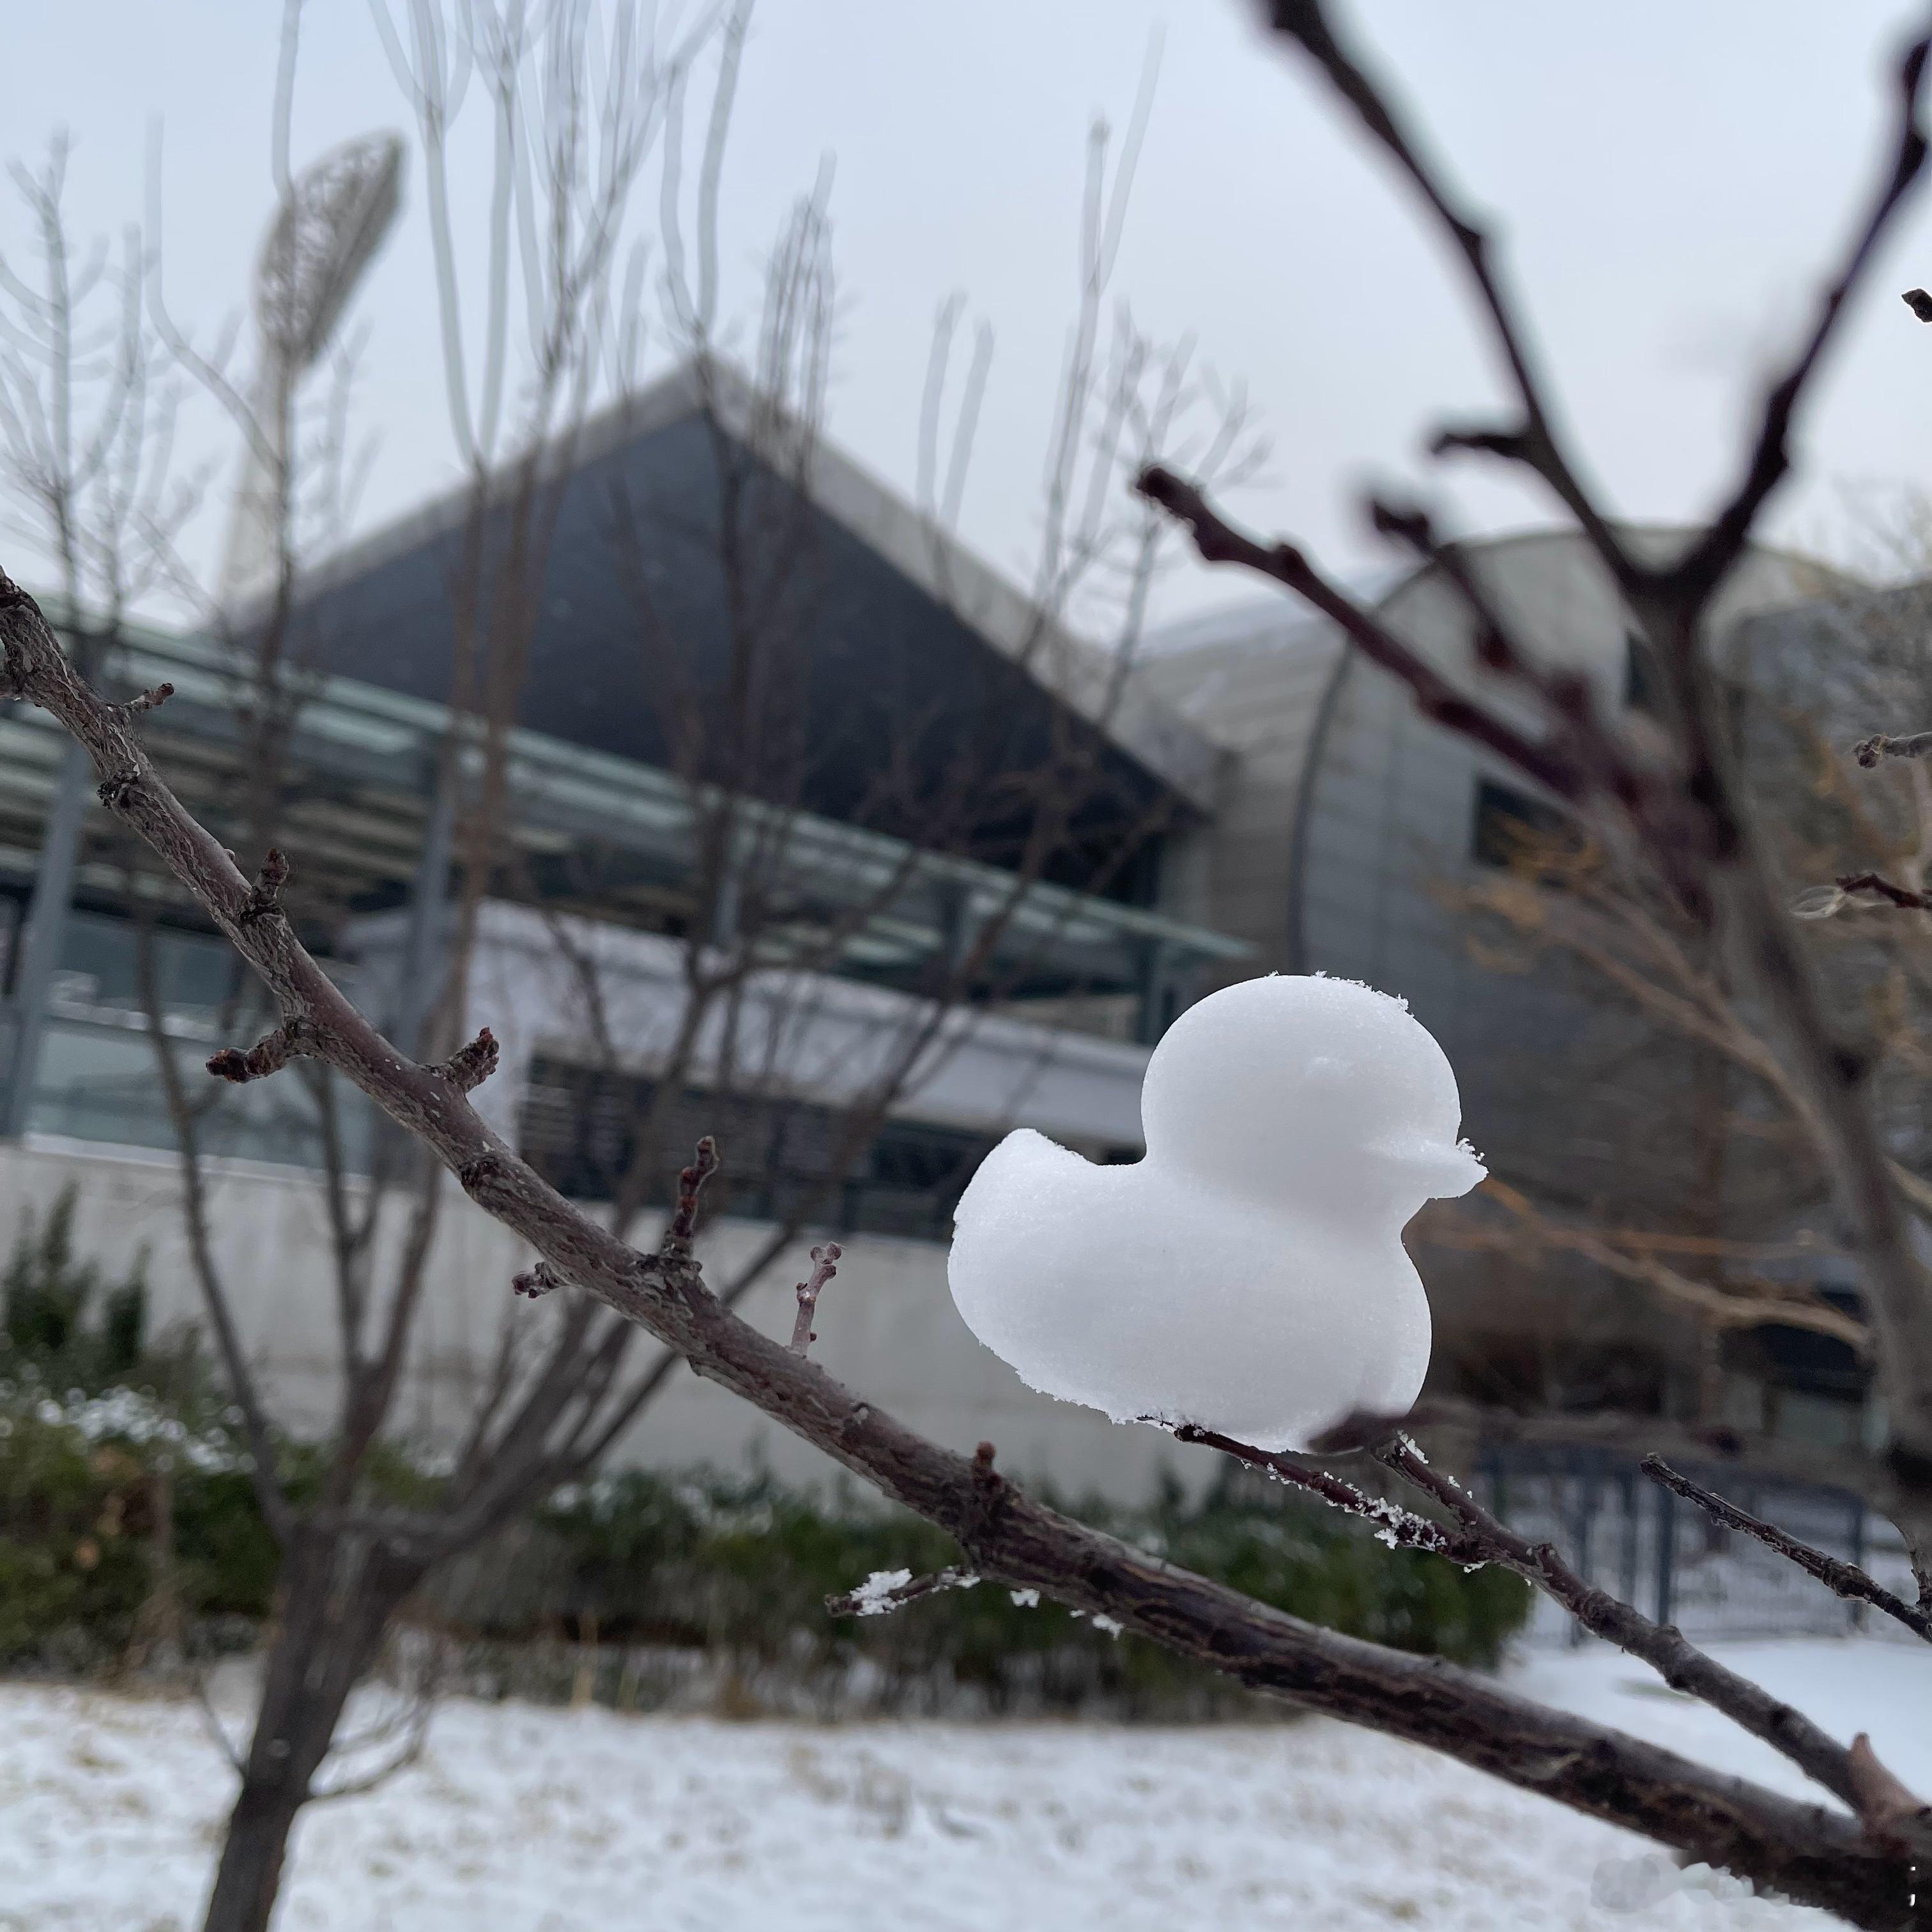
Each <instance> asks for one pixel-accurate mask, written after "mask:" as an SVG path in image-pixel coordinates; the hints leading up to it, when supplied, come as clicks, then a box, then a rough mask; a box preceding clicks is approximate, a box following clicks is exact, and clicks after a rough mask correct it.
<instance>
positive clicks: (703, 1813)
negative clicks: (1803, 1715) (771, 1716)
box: [0, 1612, 1932, 1932]
mask: <svg viewBox="0 0 1932 1932" xmlns="http://www.w3.org/2000/svg"><path fill="white" fill-rule="evenodd" d="M908 1614H916V1612H913V1613H908ZM1719 1654H1720V1655H1721V1656H1723V1657H1724V1659H1725V1661H1727V1662H1729V1663H1730V1664H1733V1665H1734V1666H1736V1667H1738V1668H1740V1669H1742V1670H1747V1671H1749V1672H1751V1673H1753V1674H1754V1675H1755V1676H1758V1677H1760V1679H1763V1680H1764V1681H1766V1682H1769V1684H1770V1685H1772V1688H1775V1689H1778V1690H1781V1691H1784V1692H1785V1693H1786V1694H1787V1695H1795V1696H1797V1697H1799V1698H1800V1700H1801V1702H1802V1704H1803V1706H1804V1708H1805V1709H1808V1711H1809V1712H1811V1715H1814V1717H1817V1718H1820V1720H1821V1721H1823V1722H1824V1723H1825V1724H1826V1726H1827V1727H1828V1728H1829V1729H1830V1730H1832V1731H1833V1732H1834V1733H1835V1734H1836V1735H1838V1736H1841V1737H1849V1736H1850V1735H1851V1733H1852V1732H1853V1731H1854V1730H1869V1731H1870V1733H1872V1736H1873V1740H1874V1742H1875V1744H1876V1748H1877V1749H1878V1751H1879V1755H1880V1757H1882V1758H1883V1759H1884V1760H1885V1762H1886V1763H1888V1764H1889V1765H1891V1767H1892V1768H1893V1769H1894V1770H1895V1771H1897V1772H1898V1773H1899V1775H1900V1776H1901V1777H1903V1778H1904V1779H1905V1780H1906V1782H1907V1783H1908V1784H1912V1785H1913V1786H1914V1787H1915V1788H1917V1789H1918V1790H1921V1791H1923V1790H1927V1789H1932V1649H1922V1648H1917V1647H1910V1648H1908V1647H1905V1646H1893V1645H1888V1644H1880V1643H1874V1642H1871V1641H1870V1640H1857V1639H1851V1640H1826V1639H1808V1640H1802V1641H1798V1642H1790V1643H1757V1644H1737V1645H1729V1646H1721V1647H1720V1649H1719ZM1514 1676H1515V1679H1516V1681H1517V1683H1518V1685H1519V1686H1520V1688H1523V1689H1525V1690H1526V1691H1531V1692H1532V1693H1533V1694H1536V1695H1538V1696H1542V1697H1548V1698H1550V1700H1553V1701H1554V1702H1556V1703H1561V1704H1563V1705H1565V1706H1568V1707H1569V1708H1571V1709H1576V1710H1578V1711H1581V1712H1586V1713H1587V1714H1589V1715H1592V1716H1594V1717H1598V1718H1603V1719H1605V1720H1607V1721H1611V1722H1613V1723H1615V1724H1618V1725H1619V1726H1620V1727H1622V1728H1623V1729H1625V1730H1631V1731H1634V1732H1637V1733H1640V1734H1641V1735H1643V1736H1648V1737H1650V1738H1652V1739H1655V1740H1656V1741H1657V1742H1660V1743H1664V1744H1667V1745H1672V1746H1673V1747H1674V1748H1677V1749H1679V1750H1683V1751H1689V1752H1691V1753H1692V1754H1695V1755H1697V1756H1699V1757H1702V1758H1703V1759H1704V1760H1706V1761H1707V1762H1710V1763H1715V1764H1718V1765H1719V1766H1722V1767H1723V1768H1724V1769H1732V1770H1736V1771H1739V1772H1746V1773H1748V1774H1750V1775H1753V1776H1757V1777H1760V1778H1763V1779H1765V1780H1766V1781H1767V1782H1770V1783H1774V1784H1778V1786H1779V1787H1781V1788H1783V1789H1787V1790H1793V1791H1797V1790H1802V1788H1803V1787H1802V1782H1801V1781H1799V1779H1798V1778H1797V1777H1796V1774H1795V1773H1793V1772H1790V1770H1789V1769H1788V1768H1787V1766H1785V1764H1784V1761H1783V1760H1781V1759H1779V1758H1778V1757H1775V1755H1774V1754H1772V1753H1771V1752H1770V1751H1768V1750H1767V1749H1766V1748H1765V1747H1764V1746H1763V1745H1760V1744H1758V1743H1757V1741H1756V1740H1755V1739H1751V1738H1748V1737H1746V1736H1744V1734H1743V1733H1740V1732H1738V1731H1736V1730H1734V1729H1733V1727H1730V1726H1729V1725H1727V1724H1725V1723H1724V1721H1722V1720H1721V1719H1720V1718H1717V1717H1715V1715H1713V1714H1712V1713H1711V1712H1709V1711H1707V1710H1706V1709H1703V1707H1702V1706H1697V1705H1694V1704H1691V1703H1688V1702H1686V1701H1685V1700H1682V1699H1680V1698H1679V1697H1676V1696H1675V1695H1674V1694H1672V1693H1671V1692H1670V1691H1667V1690H1666V1689H1664V1687H1663V1685H1661V1683H1660V1682H1658V1680H1657V1679H1655V1677H1654V1676H1652V1674H1651V1673H1649V1672H1648V1671H1646V1670H1644V1669H1643V1667H1641V1666H1640V1665H1638V1664H1634V1663H1633V1662H1631V1661H1630V1660H1629V1659H1628V1658H1624V1657H1622V1656H1621V1655H1619V1654H1618V1653H1617V1652H1614V1651H1611V1650H1609V1649H1606V1648H1604V1646H1598V1645H1592V1646H1590V1647H1589V1649H1585V1650H1581V1651H1577V1652H1570V1653H1567V1654H1565V1655H1558V1656H1553V1657H1544V1658H1538V1659H1536V1660H1535V1661H1534V1662H1532V1663H1531V1664H1528V1665H1527V1666H1526V1667H1523V1668H1522V1669H1520V1670H1518V1671H1517V1672H1516V1673H1514ZM225 1688H226V1691H228V1692H229V1693H231V1694H232V1693H234V1692H236V1691H239V1688H240V1687H239V1685H235V1684H230V1685H227V1686H226V1687H225ZM224 1708H225V1709H226V1714H227V1715H228V1716H229V1720H230V1727H231V1729H233V1727H234V1721H235V1720H236V1718H239V1714H240V1709H241V1706H240V1705H239V1702H234V1701H231V1700H224ZM0 1739H4V1740H5V1742H4V1744H0V1927H5V1928H7V1932H23V1928H26V1927H32V1928H34V1932H191V1928H192V1927H193V1926H194V1925H195V1924H197V1923H198V1919H197V1918H196V1909H197V1907H198V1906H199V1903H200V1901H201V1897H202V1888H203V1887H204V1886H205V1884H206V1882H207V1878H208V1870H209V1861H210V1859H211V1855H212V1852H213V1848H214V1845H215V1843H217V1838H218V1833H219V1830H220V1821H221V1818H222V1816H223V1811H224V1810H225V1808H226V1804H227V1802H228V1800H229V1795H230V1786H231V1781H230V1780H229V1778H228V1777H227V1775H226V1773H225V1772H224V1770H223V1768H222V1767H221V1766H220V1763H219V1761H218V1760H217V1758H216V1757H215V1756H214V1751H213V1749H212V1748H211V1745H209V1743H208V1740H207V1739H206V1736H205V1733H203V1731H202V1728H201V1726H200V1724H199V1721H198V1720H197V1718H196V1713H195V1712H194V1711H193V1708H192V1707H191V1706H189V1705H187V1704H185V1703H164V1702H158V1701H140V1700H133V1699H128V1698H123V1697H114V1696H110V1695H107V1694H104V1693H101V1692H98V1691H84V1690H77V1689H71V1688H58V1687H50V1686H46V1685H26V1684H12V1685H0ZM1813 1795H1815V1794H1813ZM1593 1901H1594V1902H1593ZM1828 1924H1829V1921H1826V1919H1825V1918H1823V1916H1822V1915H1820V1914H1817V1913H1814V1912H1800V1911H1798V1910H1796V1909H1794V1908H1793V1907H1790V1906H1784V1905H1781V1904H1778V1903H1775V1902H1773V1901H1771V1900H1760V1899H1754V1898H1751V1897H1747V1896H1744V1895H1742V1894H1741V1892H1740V1890H1739V1888H1738V1887H1737V1886H1736V1885H1735V1883H1734V1882H1732V1881H1730V1880H1729V1879H1727V1878H1725V1877H1724V1876H1723V1875H1722V1874H1718V1873H1709V1872H1705V1871H1702V1870H1697V1869H1695V1868H1694V1869H1693V1870H1690V1871H1688V1872H1683V1871H1679V1870H1678V1869H1677V1868H1676V1865H1675V1864H1673V1863H1672V1862H1670V1861H1669V1860H1668V1859H1667V1858H1665V1857H1664V1856H1663V1855H1661V1854H1660V1853H1658V1852H1657V1851H1656V1850H1655V1848H1654V1847H1651V1846H1647V1845H1646V1843H1643V1841H1640V1840H1638V1839H1637V1838H1632V1837H1631V1836H1630V1835H1628V1834H1625V1833H1624V1832H1618V1831H1615V1830H1613V1829H1610V1827H1608V1826H1601V1825H1598V1824H1596V1823H1593V1822H1592V1821H1591V1820H1588V1819H1585V1818H1580V1817H1577V1816H1576V1815H1574V1814H1572V1813H1570V1812H1568V1811H1563V1810H1562V1809H1561V1808H1559V1807H1557V1806H1556V1805H1551V1804H1550V1803H1549V1802H1547V1801H1545V1800H1543V1799H1538V1798H1535V1797H1534V1796H1531V1795H1529V1794H1528V1793H1522V1792H1518V1791H1515V1790H1511V1788H1509V1787H1507V1786H1505V1785H1502V1784H1498V1783H1496V1782H1495V1781H1493V1780H1491V1779H1489V1778H1484V1777H1483V1776H1482V1775H1480V1774H1479V1773H1478V1772H1472V1771H1467V1770H1465V1769H1463V1768H1462V1767H1461V1766H1457V1765H1456V1764H1454V1763H1451V1762H1450V1761H1449V1760H1446V1759H1444V1758H1441V1757H1436V1756H1434V1755H1433V1754H1430V1753H1427V1752H1425V1751H1420V1750H1418V1749H1417V1748H1414V1747H1412V1746H1410V1745H1403V1744H1400V1743H1397V1742H1394V1741H1393V1740H1391V1739H1386V1738H1382V1737H1378V1736H1375V1735H1373V1733H1368V1732H1365V1731H1360V1730H1352V1729H1349V1727H1346V1726H1343V1725H1342V1724H1337V1723H1334V1722H1331V1721H1328V1720H1326V1719H1310V1720H1308V1721H1304V1722H1301V1723H1293V1724H1268V1725H1262V1724H1256V1725H1225V1726H1219V1727H1195V1728H1180V1727H1132V1728H1124V1727H1119V1726H1109V1725H1085V1724H1011V1725H1001V1724H986V1725H967V1724H939V1723H904V1724H852V1725H847V1726H842V1727H823V1726H817V1725H811V1724H789V1723H766V1722H757V1723H749V1724H744V1723H738V1724H733V1723H726V1722H723V1721H714V1720H710V1719H692V1718H655V1717H624V1716H619V1715H616V1714H614V1713H612V1712H607V1711H602V1710H596V1709H590V1710H582V1711H574V1712H572V1711H562V1710H550V1709H535V1708H532V1707H530V1706H520V1705H514V1704H510V1705H494V1706H492V1705H483V1704H477V1703H466V1702H452V1703H449V1704H446V1706H443V1708H442V1709H440V1711H439V1712H438V1713H437V1718H436V1722H435V1725H434V1728H433V1730H431V1735H430V1741H429V1744H428V1748H427V1751H426V1752H425V1757H424V1759H423V1760H422V1763H420V1764H419V1765H418V1766H416V1767H415V1768H414V1769H412V1770H410V1771H408V1772H404V1774H403V1775H401V1776H400V1777H398V1778H396V1779H395V1780H394V1781H392V1782H391V1783H390V1784H386V1785H385V1786H383V1787H382V1788H381V1789H380V1790H378V1791H377V1792H375V1793H372V1794H371V1795H370V1796H366V1797H362V1798H356V1799H345V1800H343V1801H342V1802H339V1803H337V1804H333V1805H326V1806H323V1807H320V1808H317V1809H316V1810H315V1811H312V1812H311V1814H309V1816H308V1818H307V1820H305V1822H304V1823H303V1824H302V1826H301V1828H300V1829H299V1835H298V1838H297V1841H296V1847H295V1855H294V1863H293V1876H292V1878H291V1879H290V1885H289V1889H288V1891H287V1896H286V1902H285V1905H284V1910H283V1912H282V1914H281V1917H280V1918H278V1932H367V1928H368V1927H372V1926H389V1927H396V1928H398V1932H636V1928H637V1927H643V1926H649V1927H651V1928H652V1932H683V1928H687V1927H688V1928H691V1932H699V1928H703V1932H903V1928H904V1927H907V1926H909V1925H917V1926H919V1927H932V1928H935V1932H1009V1929H1010V1928H1016V1927H1037V1926H1052V1927H1055V1928H1064V1932H1088V1929H1089V1928H1093V1932H1100V1928H1103V1927H1104V1928H1106V1932H1173V1928H1174V1927H1176V1926H1194V1925H1203V1926H1205V1925H1213V1926H1214V1927H1217V1928H1226V1932H1279V1928H1280V1927H1285V1926H1303V1925H1307V1926H1320V1927H1323V1928H1325V1932H1387V1929H1388V1928H1391V1927H1404V1926H1411V1925H1427V1926H1428V1927H1431V1928H1432V1932H1496V1928H1514V1927H1525V1928H1535V1932H1653V1928H1667V1932H1807V1928H1810V1927H1817V1928H1818V1932H1825V1928H1826V1926H1827V1925H1828Z"/></svg>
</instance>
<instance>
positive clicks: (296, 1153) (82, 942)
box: [26, 912, 370, 1171]
mask: <svg viewBox="0 0 1932 1932" xmlns="http://www.w3.org/2000/svg"><path fill="white" fill-rule="evenodd" d="M140 944H141V941H140V937H139V933H138V932H137V930H136V927H135V926H133V924H132V923H131V922H130V921H128V920H126V919H115V918H113V917H110V916H107V915H105V914H103V913H87V912H76V913H73V914H72V915H71V916H70V918H69V919H68V929H67V935H66V940H65V944H64V945H63V947H62V951H61V965H60V969H59V971H58V972H57V973H56V974H55V976H54V981H53V986H52V992H51V995H50V998H49V1002H48V1014H47V1025H46V1033H45V1034H44V1035H43V1038H42V1041H41V1046H40V1058H39V1061H38V1063H37V1065H36V1067H35V1069H34V1093H33V1098H32V1100H31V1103H30V1104H29V1106H28V1113H27V1120H26V1124H27V1129H28V1132H29V1133H43V1134H57V1135H59V1136H62V1137H64V1138H65V1139H73V1140H81V1141H93V1142H106V1143H108V1144H110V1145H117V1146H121V1147H137V1148H157V1149H172V1148H174V1147H175V1145H176V1141H175V1124H174V1121H173V1120H172V1117H171V1115H170V1113H169V1107H168V1104H167V1097H166V1088H165V1086H164V1085H163V1080H162V1077H161V1070H160V1066H159V1064H157V1055H156V1053H155V1049H154V1040H153V1039H152V1038H151V1035H150V1033H149V1031H148V1016H147V1011H146V1005H145V1001H143V999H142V993H141V970H140V955H139V947H140ZM148 944H149V945H151V947H152V949H153V972H154V987H155V992H156V995H157V1000H158V1003H159V1004H160V1010H161V1013H162V1016H163V1019H162V1024H163V1027H164V1028H166V1034H167V1037H168V1038H169V1041H170V1042H171V1043H172V1046H173V1048H174V1051H175V1058H176V1061H177V1064H178V1066H179V1067H180V1068H181V1082H182V1088H183V1092H184V1098H185V1100H187V1103H188V1104H189V1105H190V1106H191V1107H193V1109H195V1135H196V1142H197V1144H198V1145H199V1147H200V1148H201V1151H202V1152H203V1153H204V1154H211V1155H217V1156H224V1157H233V1158H238V1159H244V1160H260V1161H267V1162H270V1163H275V1164H277V1165H282V1166H299V1167H320V1166H323V1165H324V1161H323V1143H322V1138H321V1126H320V1112H319V1109H318V1107H317V1097H316V1094H315V1090H314V1085H313V1082H314V1079H315V1078H316V1077H317V1070H311V1069H309V1068H307V1067H298V1068H297V1069H296V1070H295V1073H294V1074H293V1076H292V1077H291V1076H284V1077H283V1078H281V1079H275V1080H263V1081H259V1082H254V1083H252V1084H251V1085H248V1086H245V1087H233V1086H229V1085H226V1084H225V1083H223V1082H217V1081H215V1080H213V1079H211V1078H210V1077H209V1076H208V1074H207V1073H205V1071H204V1070H203V1067H202V1063H203V1062H204V1061H205V1060H206V1059H207V1058H208V1055H209V1054H211V1052H214V1049H216V1048H217V1046H232V1045H235V1044H237V1043H239V1044H242V1045H246V1044H248V1043H249V1042H250V1041H251V1040H254V1039H255V1038H257V1037H259V1036H260V1034H261V1033H262V1032H263V1031H266V1028H268V1026H269V1025H271V1024H272V1012H271V1011H270V1010H269V1007H268V1006H267V1004H266V995H263V994H262V993H261V992H260V991H259V990H258V989H256V988H255V987H254V986H253V985H252V984H250V983H247V982H246V981H245V979H244V974H243V968H242V963H241V962H240V961H239V959H237V958H236V956H235V953H234V952H233V950H232V949H231V948H230V947H229V945H228V944H227V942H226V941H225V940H223V939H220V938H214V937H212V936H211V935H204V934H200V933H191V932H174V931H169V930H166V929H157V930H154V931H153V932H151V933H150V934H149V935H148ZM329 1077H330V1078H331V1079H334V1078H335V1076H329ZM335 1091H336V1094H337V1105H336V1108H335V1112H336V1115H337V1118H338V1123H339V1128H338V1131H339V1133H340V1135H341V1142H342V1159H343V1161H344V1165H345V1166H347V1167H348V1168H350V1169H351V1170H353V1171H362V1170H363V1169H366V1167H367V1166H368V1148H369V1135H370V1119H369V1114H368V1106H367V1103H365V1101H364V1100H362V1097H361V1096H360V1095H359V1094H354V1093H353V1092H351V1091H349V1090H348V1089H347V1088H346V1087H345V1086H344V1085H343V1083H342V1082H340V1081H339V1080H338V1081H337V1082H336V1088H335Z"/></svg>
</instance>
